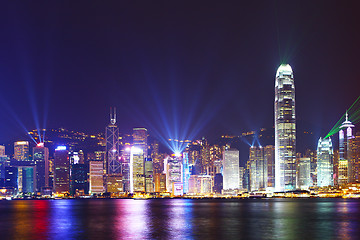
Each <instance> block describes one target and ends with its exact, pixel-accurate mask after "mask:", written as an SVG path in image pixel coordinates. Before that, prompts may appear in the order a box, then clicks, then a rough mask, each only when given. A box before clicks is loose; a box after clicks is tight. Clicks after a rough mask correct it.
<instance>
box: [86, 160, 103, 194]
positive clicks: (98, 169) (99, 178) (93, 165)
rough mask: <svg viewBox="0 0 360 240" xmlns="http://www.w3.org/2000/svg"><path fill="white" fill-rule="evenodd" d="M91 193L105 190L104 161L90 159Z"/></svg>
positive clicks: (99, 192)
mask: <svg viewBox="0 0 360 240" xmlns="http://www.w3.org/2000/svg"><path fill="white" fill-rule="evenodd" d="M89 172H90V186H89V188H90V189H89V193H90V194H102V193H103V192H104V165H103V162H102V161H96V160H95V161H90V162H89Z"/></svg>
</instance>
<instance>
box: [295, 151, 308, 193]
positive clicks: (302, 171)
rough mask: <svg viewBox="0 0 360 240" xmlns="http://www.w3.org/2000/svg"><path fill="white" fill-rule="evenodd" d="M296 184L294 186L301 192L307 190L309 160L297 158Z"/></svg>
mask: <svg viewBox="0 0 360 240" xmlns="http://www.w3.org/2000/svg"><path fill="white" fill-rule="evenodd" d="M297 162H298V164H297V183H296V186H297V188H299V189H302V190H308V189H309V187H310V184H311V178H310V158H298V160H297Z"/></svg>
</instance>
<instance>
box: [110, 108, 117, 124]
mask: <svg viewBox="0 0 360 240" xmlns="http://www.w3.org/2000/svg"><path fill="white" fill-rule="evenodd" d="M110 123H111V124H112V125H115V123H116V108H115V107H114V112H113V111H112V108H110Z"/></svg>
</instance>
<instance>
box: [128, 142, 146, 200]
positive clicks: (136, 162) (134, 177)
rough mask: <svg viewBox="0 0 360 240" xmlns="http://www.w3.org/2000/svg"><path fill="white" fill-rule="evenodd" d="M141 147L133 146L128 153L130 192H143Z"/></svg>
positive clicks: (143, 173) (143, 174) (142, 155)
mask: <svg viewBox="0 0 360 240" xmlns="http://www.w3.org/2000/svg"><path fill="white" fill-rule="evenodd" d="M144 161H145V159H144V152H143V149H141V148H139V147H135V146H133V147H132V148H131V155H130V192H131V193H133V192H145V166H144Z"/></svg>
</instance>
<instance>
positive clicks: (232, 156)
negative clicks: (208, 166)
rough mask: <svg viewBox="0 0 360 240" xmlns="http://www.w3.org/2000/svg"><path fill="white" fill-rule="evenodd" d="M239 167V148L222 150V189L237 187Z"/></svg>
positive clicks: (238, 183) (238, 184)
mask: <svg viewBox="0 0 360 240" xmlns="http://www.w3.org/2000/svg"><path fill="white" fill-rule="evenodd" d="M239 186H240V169H239V150H237V149H231V148H230V149H226V150H225V151H224V162H223V189H225V190H229V189H239Z"/></svg>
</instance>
